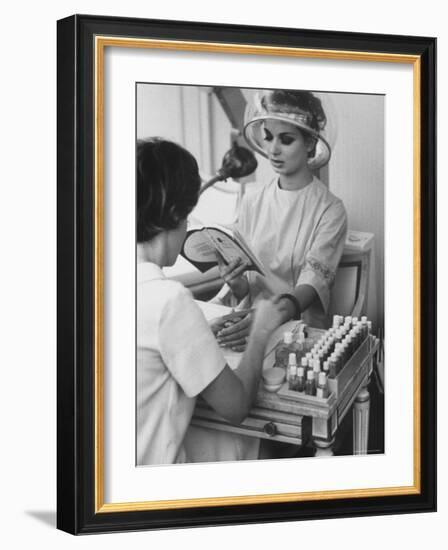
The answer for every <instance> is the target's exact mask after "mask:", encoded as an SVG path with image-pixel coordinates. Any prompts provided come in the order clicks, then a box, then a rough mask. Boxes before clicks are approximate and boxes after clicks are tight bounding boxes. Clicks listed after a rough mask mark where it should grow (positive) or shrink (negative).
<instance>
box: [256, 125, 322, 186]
mask: <svg viewBox="0 0 448 550" xmlns="http://www.w3.org/2000/svg"><path fill="white" fill-rule="evenodd" d="M262 132H263V139H264V150H265V151H266V153H267V155H268V158H269V161H270V162H271V165H272V168H273V169H274V170H275V172H277V174H280V175H284V176H293V175H294V174H296V173H298V172H300V171H301V170H303V168H305V167H307V166H308V164H307V161H308V153H309V152H310V151H311V150H312V148H313V146H314V143H313V140H312V139H311V138H306V137H304V134H302V132H301V131H300V130H299V129H298V128H297V127H296V126H294V124H290V123H289V122H283V121H280V120H269V119H268V120H266V121H265V122H264V124H263V128H262Z"/></svg>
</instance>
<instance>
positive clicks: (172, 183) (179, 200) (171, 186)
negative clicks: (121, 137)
mask: <svg viewBox="0 0 448 550" xmlns="http://www.w3.org/2000/svg"><path fill="white" fill-rule="evenodd" d="M200 186H201V178H200V176H199V170H198V164H197V162H196V159H195V158H194V157H193V155H192V154H191V153H189V152H188V151H187V150H186V149H184V148H183V147H181V146H180V145H178V144H177V143H173V142H171V141H167V140H164V139H162V138H155V137H154V138H149V139H146V140H143V141H138V143H137V242H138V243H142V242H146V241H149V240H150V239H152V238H153V237H155V236H156V235H157V234H158V233H160V232H162V231H166V230H170V229H175V228H176V227H177V226H178V225H179V223H180V222H181V221H182V220H184V219H185V218H186V217H187V216H188V214H189V213H190V212H191V211H192V210H193V208H194V207H195V205H196V203H197V201H198V197H199V189H200Z"/></svg>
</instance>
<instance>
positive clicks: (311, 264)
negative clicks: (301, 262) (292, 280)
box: [303, 258, 336, 286]
mask: <svg viewBox="0 0 448 550" xmlns="http://www.w3.org/2000/svg"><path fill="white" fill-rule="evenodd" d="M303 271H304V272H305V271H313V272H314V273H315V274H316V275H318V276H319V277H321V278H323V279H324V280H325V282H326V283H327V284H328V286H331V285H332V284H333V283H334V279H335V277H336V271H334V270H333V269H330V268H329V267H328V266H327V265H325V264H323V263H321V262H319V261H318V260H316V259H314V258H307V260H306V262H305V266H304V268H303Z"/></svg>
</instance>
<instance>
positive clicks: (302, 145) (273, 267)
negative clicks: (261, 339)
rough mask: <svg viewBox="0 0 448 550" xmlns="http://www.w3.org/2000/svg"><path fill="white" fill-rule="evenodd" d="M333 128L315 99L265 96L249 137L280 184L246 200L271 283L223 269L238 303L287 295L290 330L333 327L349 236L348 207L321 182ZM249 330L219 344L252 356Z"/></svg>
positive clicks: (254, 241)
mask: <svg viewBox="0 0 448 550" xmlns="http://www.w3.org/2000/svg"><path fill="white" fill-rule="evenodd" d="M325 125H326V115H325V112H324V110H323V108H322V104H321V101H320V99H319V98H318V97H317V96H315V95H314V94H313V93H311V92H308V91H301V90H296V91H295V90H274V91H272V90H263V91H261V92H259V93H258V94H257V95H256V96H255V98H254V101H253V104H252V105H250V106H249V108H248V109H247V112H246V120H245V127H244V135H245V137H246V139H247V141H248V143H249V144H250V145H251V147H252V148H253V149H254V150H255V151H257V152H258V153H260V154H261V155H263V156H264V157H266V158H267V159H268V160H269V162H270V164H271V167H272V170H273V172H274V173H275V177H274V178H272V179H271V180H270V181H268V182H266V183H265V184H264V185H261V186H260V187H258V188H257V189H256V190H255V191H253V192H249V193H246V194H245V195H244V197H243V200H242V204H241V208H240V212H239V218H238V229H239V231H240V233H241V234H242V235H243V237H244V238H245V239H246V241H247V242H248V244H249V246H250V247H251V248H252V249H253V251H254V252H255V254H256V256H257V257H258V258H259V259H260V260H261V262H262V263H263V265H264V267H265V271H266V272H267V278H266V277H262V276H260V275H259V274H258V273H255V272H245V267H246V266H245V265H244V264H242V263H241V262H237V261H235V262H232V263H231V264H229V265H221V268H220V271H221V276H222V278H223V280H224V281H225V282H226V283H227V285H228V287H230V289H231V291H232V292H233V294H234V296H236V298H237V299H238V300H243V299H244V300H245V301H246V302H248V303H252V304H256V303H257V301H258V300H259V299H261V298H266V297H269V296H270V295H272V293H273V292H275V293H276V294H283V298H282V302H283V304H284V307H285V312H286V314H285V317H284V319H283V321H284V322H286V321H288V320H290V319H292V318H300V317H302V318H303V319H304V320H305V321H306V322H307V323H308V324H309V325H311V326H314V327H319V328H326V327H328V324H329V319H328V318H327V312H328V305H329V302H330V291H331V286H332V284H333V281H334V279H335V275H336V270H337V267H338V264H339V261H340V259H341V255H342V252H343V249H344V244H345V238H346V235H347V215H346V212H345V208H344V205H343V203H342V201H341V200H340V199H339V198H338V197H336V196H335V195H333V193H331V192H330V191H329V189H328V187H327V186H326V185H324V184H323V183H322V182H321V181H320V180H319V179H318V177H317V176H316V175H315V171H316V170H317V169H319V168H321V167H322V166H324V165H325V164H326V163H327V162H328V161H329V159H330V154H331V151H330V146H329V144H328V143H327V142H326V140H325V139H324V137H323V135H322V130H323V129H324V127H325ZM267 279H268V280H269V285H266V280H267ZM220 296H222V294H221V293H220ZM249 326H250V318H249V317H246V318H245V319H243V320H242V321H240V322H239V323H235V324H234V325H233V326H231V327H228V328H222V330H220V331H219V333H218V341H219V342H221V343H222V344H225V345H228V346H230V347H233V348H234V349H238V350H241V349H244V346H245V343H246V336H247V333H248V330H249Z"/></svg>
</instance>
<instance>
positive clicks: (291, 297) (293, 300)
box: [279, 293, 302, 319]
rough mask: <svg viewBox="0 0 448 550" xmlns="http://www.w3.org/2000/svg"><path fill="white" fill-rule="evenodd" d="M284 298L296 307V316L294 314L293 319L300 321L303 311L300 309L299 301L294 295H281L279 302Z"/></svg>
mask: <svg viewBox="0 0 448 550" xmlns="http://www.w3.org/2000/svg"><path fill="white" fill-rule="evenodd" d="M282 298H285V299H286V300H289V301H290V302H291V303H292V305H293V306H294V314H293V317H292V318H293V319H300V316H301V314H302V311H301V309H300V304H299V301H298V300H297V298H296V297H295V296H294V295H293V294H288V293H286V294H280V296H279V300H281V299H282Z"/></svg>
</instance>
